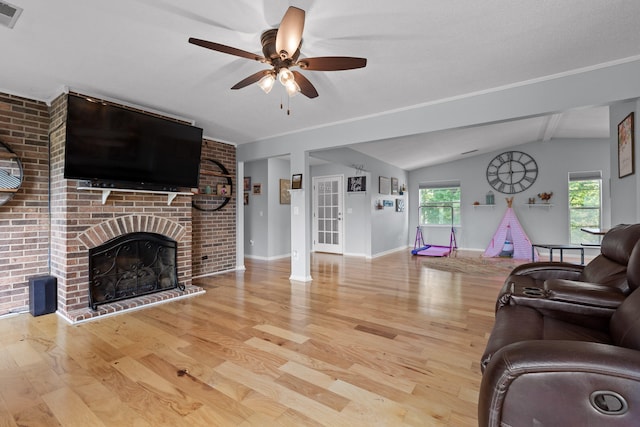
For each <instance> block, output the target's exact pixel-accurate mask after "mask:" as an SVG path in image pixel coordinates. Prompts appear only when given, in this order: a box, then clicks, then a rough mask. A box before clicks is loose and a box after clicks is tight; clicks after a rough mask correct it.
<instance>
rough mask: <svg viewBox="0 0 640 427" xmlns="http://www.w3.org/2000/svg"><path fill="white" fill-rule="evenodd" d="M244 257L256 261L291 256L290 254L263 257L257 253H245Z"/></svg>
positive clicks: (274, 259)
mask: <svg viewBox="0 0 640 427" xmlns="http://www.w3.org/2000/svg"><path fill="white" fill-rule="evenodd" d="M244 257H245V258H249V259H255V260H258V261H276V260H279V259H283V258H291V254H285V255H276V256H271V257H264V256H258V255H248V254H245V255H244Z"/></svg>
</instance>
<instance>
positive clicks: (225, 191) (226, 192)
mask: <svg viewBox="0 0 640 427" xmlns="http://www.w3.org/2000/svg"><path fill="white" fill-rule="evenodd" d="M216 194H217V195H218V196H223V197H231V186H230V185H229V184H218V185H217V186H216Z"/></svg>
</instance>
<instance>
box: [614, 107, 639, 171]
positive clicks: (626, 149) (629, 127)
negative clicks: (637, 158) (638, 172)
mask: <svg viewBox="0 0 640 427" xmlns="http://www.w3.org/2000/svg"><path fill="white" fill-rule="evenodd" d="M633 151H634V138H633V113H630V114H629V115H628V116H627V117H625V118H624V119H623V120H622V121H621V122H620V123H619V124H618V178H624V177H625V176H629V175H633V173H634V172H635V167H634V159H633V156H634V154H633Z"/></svg>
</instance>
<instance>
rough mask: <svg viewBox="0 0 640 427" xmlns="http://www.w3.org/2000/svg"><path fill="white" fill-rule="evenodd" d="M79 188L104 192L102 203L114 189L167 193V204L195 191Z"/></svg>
mask: <svg viewBox="0 0 640 427" xmlns="http://www.w3.org/2000/svg"><path fill="white" fill-rule="evenodd" d="M78 190H91V191H101V192H102V204H103V205H104V204H105V203H107V199H108V198H109V196H110V195H111V192H112V191H117V192H120V193H146V194H166V195H167V206H170V205H171V202H173V200H174V199H175V198H176V196H193V193H190V192H186V191H155V190H131V189H128V188H99V187H84V186H80V187H78Z"/></svg>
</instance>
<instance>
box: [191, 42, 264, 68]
mask: <svg viewBox="0 0 640 427" xmlns="http://www.w3.org/2000/svg"><path fill="white" fill-rule="evenodd" d="M189 43H191V44H195V45H197V46H201V47H204V48H207V49H211V50H215V51H218V52H222V53H227V54H229V55H234V56H239V57H241V58H247V59H253V60H254V61H259V62H266V60H265V58H264V57H262V56H260V55H256V54H255V53H251V52H247V51H246V50H242V49H236V48H235V47H231V46H225V45H223V44H220V43H214V42H210V41H207V40H202V39H196V38H194V37H190V38H189Z"/></svg>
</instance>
